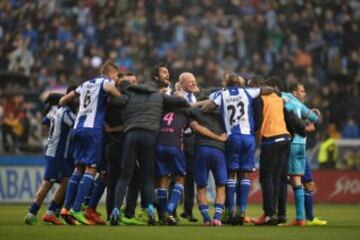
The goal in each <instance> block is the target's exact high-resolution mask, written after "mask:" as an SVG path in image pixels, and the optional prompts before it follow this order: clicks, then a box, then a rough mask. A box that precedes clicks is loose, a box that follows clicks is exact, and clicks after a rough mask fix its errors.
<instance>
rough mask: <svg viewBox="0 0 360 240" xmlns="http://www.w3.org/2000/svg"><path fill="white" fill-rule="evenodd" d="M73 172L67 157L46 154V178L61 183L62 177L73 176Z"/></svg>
mask: <svg viewBox="0 0 360 240" xmlns="http://www.w3.org/2000/svg"><path fill="white" fill-rule="evenodd" d="M72 172H73V169H72V170H70V167H69V164H68V163H67V159H64V158H58V157H50V156H45V170H44V177H43V179H44V180H46V181H49V182H56V183H60V182H61V179H62V178H64V177H69V176H71V174H72Z"/></svg>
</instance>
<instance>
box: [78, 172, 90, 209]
mask: <svg viewBox="0 0 360 240" xmlns="http://www.w3.org/2000/svg"><path fill="white" fill-rule="evenodd" d="M93 182H94V177H93V176H92V175H91V174H88V173H85V174H84V176H83V177H82V178H81V180H80V184H79V187H78V192H77V194H76V199H75V202H74V206H73V210H74V211H75V212H79V211H80V210H81V204H82V203H83V202H84V199H85V196H86V195H87V194H88V192H89V191H90V188H91V186H92V184H93Z"/></svg>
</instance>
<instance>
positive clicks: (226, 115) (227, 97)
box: [211, 87, 260, 135]
mask: <svg viewBox="0 0 360 240" xmlns="http://www.w3.org/2000/svg"><path fill="white" fill-rule="evenodd" d="M259 95H260V88H238V87H228V88H226V89H225V90H223V91H219V92H216V93H215V94H214V95H213V96H211V99H212V100H213V102H214V103H215V104H216V105H217V106H219V107H220V110H221V112H222V117H223V121H224V125H225V129H226V132H227V134H228V135H230V134H245V135H249V134H253V132H254V117H253V108H252V101H253V99H254V98H256V97H258V96H259Z"/></svg>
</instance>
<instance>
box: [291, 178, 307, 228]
mask: <svg viewBox="0 0 360 240" xmlns="http://www.w3.org/2000/svg"><path fill="white" fill-rule="evenodd" d="M293 190H294V200H295V209H296V220H298V221H302V220H304V219H305V203H304V188H303V186H302V185H299V186H296V187H293Z"/></svg>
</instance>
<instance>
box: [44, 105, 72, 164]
mask: <svg viewBox="0 0 360 240" xmlns="http://www.w3.org/2000/svg"><path fill="white" fill-rule="evenodd" d="M75 117H76V116H75V114H74V113H73V112H72V111H71V110H70V108H69V107H67V106H62V107H59V106H53V107H52V108H51V109H50V111H49V113H48V114H47V115H46V117H45V118H44V120H43V124H44V125H50V129H49V135H48V139H47V148H46V153H45V155H46V156H49V157H58V158H67V157H68V149H69V144H70V139H71V135H72V127H73V125H74V121H75Z"/></svg>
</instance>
